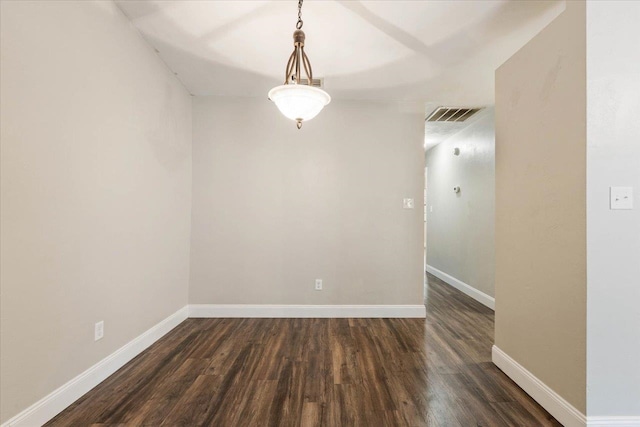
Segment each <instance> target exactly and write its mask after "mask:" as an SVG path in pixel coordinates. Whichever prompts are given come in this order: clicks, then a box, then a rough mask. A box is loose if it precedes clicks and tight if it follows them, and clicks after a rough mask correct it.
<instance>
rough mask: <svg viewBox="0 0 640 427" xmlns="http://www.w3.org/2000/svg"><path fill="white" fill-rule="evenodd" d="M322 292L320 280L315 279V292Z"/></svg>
mask: <svg viewBox="0 0 640 427" xmlns="http://www.w3.org/2000/svg"><path fill="white" fill-rule="evenodd" d="M321 290H322V279H316V291H321Z"/></svg>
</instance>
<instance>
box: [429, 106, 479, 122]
mask: <svg viewBox="0 0 640 427" xmlns="http://www.w3.org/2000/svg"><path fill="white" fill-rule="evenodd" d="M480 110H482V108H461V107H438V108H436V109H435V110H434V111H433V113H431V114H430V115H429V117H427V120H426V121H427V122H449V123H454V122H464V121H465V120H467V119H468V118H469V117H471V116H473V115H474V114H476V113H477V112H478V111H480Z"/></svg>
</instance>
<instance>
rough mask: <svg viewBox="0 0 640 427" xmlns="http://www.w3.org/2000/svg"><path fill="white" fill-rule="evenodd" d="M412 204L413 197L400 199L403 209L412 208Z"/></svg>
mask: <svg viewBox="0 0 640 427" xmlns="http://www.w3.org/2000/svg"><path fill="white" fill-rule="evenodd" d="M414 206H415V204H414V203H413V199H402V207H403V208H404V209H413V207H414Z"/></svg>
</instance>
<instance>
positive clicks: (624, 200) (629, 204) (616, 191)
mask: <svg viewBox="0 0 640 427" xmlns="http://www.w3.org/2000/svg"><path fill="white" fill-rule="evenodd" d="M609 194H610V196H611V200H610V203H611V204H610V208H611V209H612V210H613V209H633V187H611V188H610V189H609Z"/></svg>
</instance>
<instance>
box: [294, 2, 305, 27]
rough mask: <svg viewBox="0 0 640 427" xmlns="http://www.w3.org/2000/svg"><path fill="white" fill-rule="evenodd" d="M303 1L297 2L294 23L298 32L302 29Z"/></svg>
mask: <svg viewBox="0 0 640 427" xmlns="http://www.w3.org/2000/svg"><path fill="white" fill-rule="evenodd" d="M303 1H304V0H298V22H296V28H297V29H298V30H299V29H301V28H302V24H303V22H302V2H303Z"/></svg>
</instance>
